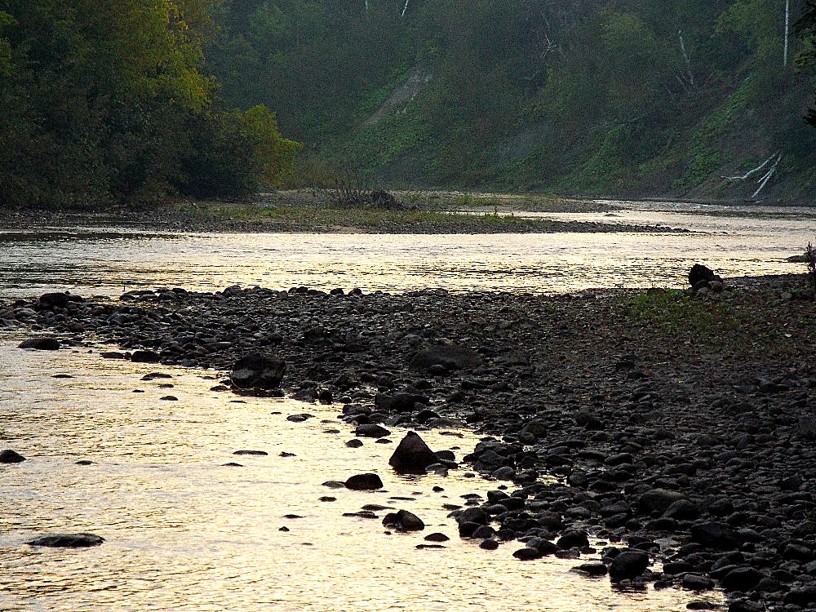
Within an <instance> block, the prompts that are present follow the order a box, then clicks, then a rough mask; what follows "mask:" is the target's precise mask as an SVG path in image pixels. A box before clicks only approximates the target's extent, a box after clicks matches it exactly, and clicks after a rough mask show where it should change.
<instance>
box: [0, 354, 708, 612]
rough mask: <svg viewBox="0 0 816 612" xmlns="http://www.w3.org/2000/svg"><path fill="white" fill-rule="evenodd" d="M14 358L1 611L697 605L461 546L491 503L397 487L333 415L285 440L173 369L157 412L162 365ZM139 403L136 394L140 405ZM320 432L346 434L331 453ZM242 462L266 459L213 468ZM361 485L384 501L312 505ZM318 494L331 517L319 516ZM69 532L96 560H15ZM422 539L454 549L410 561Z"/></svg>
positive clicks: (466, 489)
mask: <svg viewBox="0 0 816 612" xmlns="http://www.w3.org/2000/svg"><path fill="white" fill-rule="evenodd" d="M15 343H16V342H15V341H5V342H2V343H0V389H3V392H2V393H0V414H2V415H3V417H4V418H3V425H2V437H3V445H4V446H8V447H11V448H15V449H17V450H19V451H20V452H22V453H23V454H24V455H25V456H26V457H28V460H27V461H25V462H23V463H21V464H17V465H14V466H3V468H2V471H3V472H4V473H3V480H2V482H3V484H2V495H0V517H2V529H0V566H2V567H3V568H4V571H3V572H0V607H1V608H3V609H15V608H20V609H47V610H98V609H100V608H103V607H112V608H116V609H125V610H144V609H174V610H177V609H182V610H183V609H190V610H208V609H213V610H221V609H225V608H241V609H260V608H264V607H273V606H275V607H278V608H279V609H282V610H338V609H339V610H346V609H357V610H377V611H380V610H417V609H422V610H445V611H447V610H468V609H472V610H481V609H491V610H516V609H524V608H528V607H529V608H530V609H539V610H559V611H569V610H575V611H579V610H580V611H585V610H606V609H615V610H683V609H685V605H686V603H687V602H688V601H689V599H690V595H689V594H688V593H682V592H680V591H677V590H673V589H670V590H666V591H659V592H655V591H653V590H649V591H648V592H644V593H628V594H620V593H616V592H614V591H613V590H612V589H611V588H610V585H609V582H608V580H606V579H602V580H588V579H585V578H581V577H578V576H576V575H575V574H572V573H570V572H569V571H568V570H569V568H570V567H572V566H573V565H575V564H576V562H574V561H561V560H557V559H546V560H541V561H537V562H532V563H521V562H518V561H517V560H515V559H513V558H512V556H511V555H512V552H513V550H515V549H516V548H517V547H518V544H506V545H503V546H502V547H501V548H500V549H499V550H497V551H495V552H490V553H488V552H485V551H483V550H480V549H479V548H478V546H477V545H476V544H474V543H472V542H465V541H461V540H459V539H458V537H455V536H456V528H455V525H454V524H453V522H452V520H451V519H449V518H447V512H448V511H447V510H445V509H444V508H443V505H444V504H446V503H460V502H461V501H462V498H461V496H462V495H465V494H468V493H473V492H474V491H477V492H479V493H481V494H482V496H484V495H485V493H486V491H487V490H489V489H491V488H494V487H495V486H496V483H490V482H486V481H483V480H481V479H478V478H469V479H468V478H465V477H463V470H452V471H451V472H450V474H451V475H450V476H449V477H447V478H443V477H440V476H434V475H428V476H423V477H400V476H396V475H395V474H393V473H392V472H391V471H390V470H389V469H388V468H387V460H388V456H389V455H390V453H391V452H392V451H393V446H387V445H382V444H376V443H374V441H373V440H372V441H368V440H366V441H365V444H364V446H363V447H361V448H357V449H353V448H348V447H347V446H346V445H345V442H346V440H348V439H349V438H350V437H352V432H351V428H349V427H347V426H346V425H345V424H343V423H342V422H340V421H338V420H337V419H336V414H337V412H338V409H337V408H333V407H331V406H329V407H326V406H320V405H310V406H309V407H308V411H309V412H310V413H312V414H314V415H315V417H316V418H313V419H308V420H307V421H305V422H301V423H293V422H291V421H288V420H287V419H286V416H287V415H289V414H296V413H301V412H303V406H302V405H301V404H297V403H295V402H291V401H289V400H277V399H257V398H244V399H245V403H242V404H233V403H231V402H230V398H229V397H228V396H225V395H224V394H218V393H213V392H210V391H208V389H209V387H210V386H211V383H212V381H211V380H203V379H202V373H201V372H196V371H192V370H182V369H174V368H166V367H162V368H161V370H162V371H164V372H167V373H170V374H172V376H173V379H172V382H173V384H174V385H175V388H174V392H175V393H176V394H177V395H178V398H179V401H178V402H173V403H169V402H162V401H161V400H160V398H161V396H162V389H161V388H159V385H160V384H161V381H142V380H140V379H141V377H142V376H143V375H144V374H146V373H148V372H151V371H155V370H156V366H155V365H140V364H132V363H129V362H124V361H121V362H111V361H109V360H102V359H99V358H98V357H97V356H96V355H94V354H82V353H76V352H69V351H58V352H55V353H50V354H44V353H42V352H29V351H21V350H18V349H16V348H14V346H15ZM54 372H62V373H67V374H71V375H72V376H73V378H53V377H52V374H53V373H54ZM135 387H139V388H142V389H144V391H145V393H144V394H141V395H138V396H134V395H133V394H132V393H131V391H132V390H133V388H135ZM273 412H275V413H278V414H272V413H273ZM326 421H330V422H332V423H335V424H336V425H335V426H334V429H336V430H339V432H340V433H325V432H324V429H325V428H326V427H327V423H326ZM401 433H402V432H401V431H399V432H398V431H397V430H395V434H394V437H396V436H397V435H400V434H401ZM443 433H444V432H443ZM443 433H436V432H435V433H431V432H428V433H423V437H425V438H426V439H427V440H428V442H429V444H430V446H431V447H432V448H434V449H447V448H453V447H457V446H458V447H461V448H460V449H457V450H456V451H455V452H456V454H457V456H458V457H461V456H462V455H463V454H464V453H466V452H469V450H470V449H471V448H472V447H473V445H474V444H475V441H476V439H475V437H474V436H473V435H472V434H470V433H468V432H460V433H459V435H457V436H456V437H454V436H449V435H443ZM238 449H258V450H264V451H266V452H267V453H268V455H266V456H259V455H256V456H253V455H246V456H241V457H240V463H241V464H243V466H244V467H240V468H239V467H226V466H224V465H223V464H224V463H226V462H229V461H232V460H233V457H234V456H233V454H232V453H233V452H234V451H235V450H238ZM281 453H284V455H285V454H286V453H293V454H294V456H281ZM79 459H86V460H91V461H92V463H91V464H89V465H76V464H75V462H76V461H77V460H79ZM368 471H371V472H375V473H378V474H379V475H380V476H381V477H382V479H383V481H384V482H385V489H384V490H381V491H375V492H355V491H349V490H345V489H331V490H330V489H327V488H326V487H324V486H322V483H323V482H325V481H327V480H344V479H345V478H347V477H348V476H350V475H352V474H356V473H360V472H368ZM434 487H439V488H441V489H442V490H437V491H434V490H433V489H434ZM329 491H331V497H334V498H335V499H336V501H332V502H325V501H324V502H321V501H320V499H321V497H326V496H327V492H329ZM397 498H398V499H397ZM367 504H377V505H379V506H385V507H387V508H405V509H407V510H410V511H412V512H414V513H415V514H417V515H418V516H420V517H421V518H422V519H423V520H424V521H425V523H426V525H427V527H426V530H425V531H424V532H420V533H412V534H391V535H388V534H387V533H386V532H385V531H384V529H383V528H382V526H381V523H380V520H371V519H365V518H356V517H343V516H342V514H343V513H346V512H358V511H360V510H361V509H362V508H363V506H365V505H367ZM384 512H385V511H381V512H378V514H379V515H380V516H383V515H384ZM288 515H298V516H300V517H302V518H297V519H294V518H286V517H287V516H288ZM284 527H285V528H286V529H287V530H282V528H284ZM78 531H83V532H91V533H96V534H99V535H102V536H103V537H105V539H106V542H105V543H104V544H103V545H102V546H99V547H96V548H93V549H83V550H64V549H38V548H32V547H29V546H26V545H25V544H24V542H25V541H27V540H28V539H30V538H31V537H32V536H35V535H41V534H44V533H51V532H78ZM434 531H439V532H443V533H447V534H448V535H449V536H451V537H452V539H451V540H450V541H449V542H445V543H444V546H445V548H442V549H437V550H417V549H416V545H417V544H420V543H423V542H424V540H423V539H422V537H423V536H424V535H425V534H427V533H431V532H434ZM712 597H716V596H715V595H712Z"/></svg>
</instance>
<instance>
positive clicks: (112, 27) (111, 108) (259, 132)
mask: <svg viewBox="0 0 816 612" xmlns="http://www.w3.org/2000/svg"><path fill="white" fill-rule="evenodd" d="M213 1H214V0H176V1H173V2H171V1H168V0H122V1H120V2H115V3H113V2H102V3H99V2H93V1H91V0H68V1H64V2H63V1H57V0H25V1H23V0H2V1H0V105H2V108H3V109H4V112H3V113H2V116H0V205H5V206H27V205H48V206H80V207H85V206H98V205H100V204H106V203H116V202H125V203H134V202H148V201H159V200H161V199H163V198H165V197H167V196H168V195H169V194H173V193H177V192H181V193H197V194H200V195H222V196H226V195H229V196H242V195H247V193H248V189H247V188H246V185H247V184H248V183H249V182H251V181H250V179H249V178H248V177H247V176H245V175H246V174H247V173H253V172H254V174H253V176H252V181H254V184H255V186H257V182H258V180H261V179H263V180H266V181H268V182H275V181H277V180H280V172H282V169H283V167H284V165H285V163H286V162H288V160H289V159H290V157H291V150H292V147H293V144H292V143H290V142H289V141H286V140H284V139H282V138H281V137H280V134H279V133H278V131H277V128H276V125H275V123H274V117H273V116H272V115H271V114H270V113H269V112H268V111H266V114H264V111H261V110H253V111H252V112H251V113H247V114H245V115H244V114H240V113H238V114H237V115H236V113H235V112H232V111H228V110H224V109H223V108H222V105H220V104H218V103H217V102H216V98H217V83H216V81H215V79H214V78H213V77H212V76H209V75H208V74H207V72H206V69H205V64H204V54H203V44H204V42H205V40H206V39H207V37H208V36H209V35H210V33H211V32H212V25H213V24H212V22H211V19H210V11H211V9H212V5H213ZM236 117H237V118H236ZM236 123H238V124H240V129H234V124H236ZM202 134H204V135H207V136H209V138H207V137H202ZM203 149H207V153H206V154H207V155H216V156H221V157H222V158H226V157H227V156H228V152H231V151H233V152H234V151H235V150H244V149H245V150H246V154H245V156H244V157H242V158H240V159H239V160H237V161H233V166H232V167H230V168H225V169H220V171H221V172H220V178H221V179H223V182H222V183H217V184H216V183H215V182H214V181H213V180H212V175H211V174H210V173H209V170H210V168H207V167H206V166H205V165H203V164H200V163H197V162H196V161H195V160H197V159H198V158H200V157H201V156H202V155H204V153H203V152H202V151H203ZM259 155H261V156H262V157H263V159H260V157H258V156H259ZM275 155H278V157H277V158H275V157H274V156H275ZM231 161H232V160H231ZM239 164H240V166H239ZM205 171H206V172H207V173H206V174H203V172H205ZM276 173H277V174H276ZM238 174H240V175H241V176H238ZM205 184H206V185H208V186H209V187H208V188H205Z"/></svg>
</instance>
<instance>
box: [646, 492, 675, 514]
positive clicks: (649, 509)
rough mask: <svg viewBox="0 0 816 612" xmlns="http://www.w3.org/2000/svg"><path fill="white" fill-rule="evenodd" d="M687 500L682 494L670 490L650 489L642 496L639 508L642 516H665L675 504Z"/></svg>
mask: <svg viewBox="0 0 816 612" xmlns="http://www.w3.org/2000/svg"><path fill="white" fill-rule="evenodd" d="M681 499H685V496H684V495H683V494H682V493H678V492H677V491H670V490H668V489H650V490H649V491H646V492H645V493H644V494H643V495H641V496H640V499H639V500H638V504H637V508H638V512H640V513H641V514H647V515H651V514H652V513H656V514H663V513H664V512H665V511H666V510H668V508H669V506H671V505H672V504H673V503H674V502H676V501H679V500H681Z"/></svg>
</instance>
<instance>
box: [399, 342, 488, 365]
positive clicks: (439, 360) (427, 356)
mask: <svg viewBox="0 0 816 612" xmlns="http://www.w3.org/2000/svg"><path fill="white" fill-rule="evenodd" d="M481 364H482V358H481V357H480V356H479V354H478V353H477V352H476V351H473V350H471V349H469V348H466V347H463V346H456V345H454V344H438V345H434V346H429V347H427V348H424V349H422V350H420V351H417V352H416V353H414V355H413V356H412V357H411V361H410V365H411V367H412V368H415V369H417V370H427V369H429V368H430V367H431V366H435V365H441V366H443V367H444V368H445V369H448V370H468V369H471V368H475V367H477V366H480V365H481Z"/></svg>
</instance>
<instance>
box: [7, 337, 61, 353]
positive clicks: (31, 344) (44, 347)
mask: <svg viewBox="0 0 816 612" xmlns="http://www.w3.org/2000/svg"><path fill="white" fill-rule="evenodd" d="M17 347H18V348H22V349H36V350H38V351H56V350H57V349H59V347H60V343H59V340H57V339H56V338H28V339H27V340H23V341H22V342H21V343H20V344H18V345H17Z"/></svg>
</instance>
